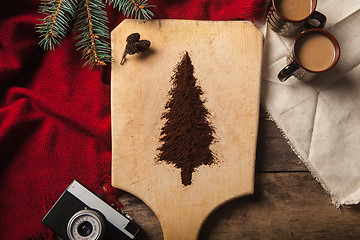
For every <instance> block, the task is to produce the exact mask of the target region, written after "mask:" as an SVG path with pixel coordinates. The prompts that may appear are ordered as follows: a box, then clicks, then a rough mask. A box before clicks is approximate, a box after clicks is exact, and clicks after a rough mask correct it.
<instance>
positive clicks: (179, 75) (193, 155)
mask: <svg viewBox="0 0 360 240" xmlns="http://www.w3.org/2000/svg"><path fill="white" fill-rule="evenodd" d="M171 82H172V84H173V87H172V89H171V90H170V91H169V95H170V99H169V100H168V102H167V103H166V105H165V110H166V112H165V113H164V114H163V115H162V117H161V118H162V119H166V122H165V125H164V126H163V127H162V129H161V135H160V142H161V143H162V146H161V147H159V148H158V151H159V154H158V156H157V157H158V159H157V160H158V161H164V162H166V163H169V164H175V167H177V168H180V169H181V181H182V184H183V185H185V186H187V185H190V184H191V180H192V173H193V172H194V170H195V169H196V168H197V167H199V166H200V165H211V164H213V163H214V162H215V157H214V154H213V152H212V151H211V149H210V148H209V147H210V145H211V144H212V143H213V141H214V133H215V132H214V128H213V127H212V126H211V124H210V122H209V121H208V116H209V115H210V114H209V112H208V110H207V109H206V108H205V106H204V101H203V100H202V99H201V95H203V93H204V92H203V91H202V90H201V88H200V86H198V85H197V84H196V78H195V77H194V66H193V65H192V63H191V59H190V57H189V54H188V52H185V55H184V56H183V58H182V60H181V61H180V62H179V63H178V64H177V66H176V67H175V69H174V75H173V76H172V77H171Z"/></svg>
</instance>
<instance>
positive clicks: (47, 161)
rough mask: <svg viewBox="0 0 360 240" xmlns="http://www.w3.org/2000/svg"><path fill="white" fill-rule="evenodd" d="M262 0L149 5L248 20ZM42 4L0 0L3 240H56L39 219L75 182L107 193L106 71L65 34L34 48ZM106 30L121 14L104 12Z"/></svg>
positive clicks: (170, 12) (166, 11)
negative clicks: (89, 62) (86, 63)
mask: <svg viewBox="0 0 360 240" xmlns="http://www.w3.org/2000/svg"><path fill="white" fill-rule="evenodd" d="M265 2H266V0H208V1H206V0H176V1H168V0H149V4H152V5H156V6H157V7H156V8H153V9H152V11H153V12H154V14H155V18H173V19H193V20H236V19H247V20H253V19H255V18H258V17H260V16H261V15H262V14H263V12H264V8H265ZM39 4H40V0H0V5H1V8H0V29H1V34H0V92H1V94H0V163H1V170H0V171H1V172H0V226H1V227H0V239H5V240H6V239H9V240H10V239H11V240H16V239H53V238H54V234H53V233H51V231H50V230H48V229H47V228H46V227H45V226H44V225H43V224H42V223H41V219H42V217H43V216H44V215H45V213H46V212H47V211H48V210H49V209H50V207H51V206H52V204H54V202H55V201H56V199H57V198H58V197H59V196H60V195H61V193H62V192H63V191H64V190H65V189H66V187H67V186H68V185H69V184H70V183H71V182H72V181H73V180H74V179H77V180H79V181H80V182H82V183H83V184H84V185H85V186H87V187H88V188H90V190H92V191H94V192H95V193H101V192H102V193H103V194H105V195H106V194H107V195H114V196H116V191H110V192H109V191H108V192H107V193H104V190H103V189H104V186H105V189H109V188H108V187H109V184H110V167H111V129H110V87H109V85H108V84H109V82H110V66H106V67H104V68H103V69H94V70H90V69H89V68H88V67H85V68H83V67H82V64H83V62H82V60H81V53H79V52H78V51H76V50H75V42H74V39H73V36H72V35H71V34H70V35H69V36H68V37H67V38H66V39H64V41H63V42H62V46H61V47H58V48H56V50H55V51H48V52H45V51H43V50H42V49H41V48H40V47H38V46H37V43H38V35H37V33H36V31H35V29H34V26H35V24H36V23H37V22H38V19H39V18H43V17H44V16H43V15H41V14H39V13H37V9H38V7H39ZM107 12H108V16H109V20H110V23H109V28H110V30H111V29H113V28H114V27H115V26H117V25H118V24H119V23H120V22H121V20H122V19H123V15H122V14H121V13H118V12H117V11H116V10H114V9H112V8H111V7H109V8H107Z"/></svg>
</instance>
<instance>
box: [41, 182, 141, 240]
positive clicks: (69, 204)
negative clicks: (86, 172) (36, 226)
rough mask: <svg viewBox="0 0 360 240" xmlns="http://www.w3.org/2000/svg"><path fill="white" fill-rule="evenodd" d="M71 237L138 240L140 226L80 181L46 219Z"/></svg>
mask: <svg viewBox="0 0 360 240" xmlns="http://www.w3.org/2000/svg"><path fill="white" fill-rule="evenodd" d="M42 223H44V224H45V225H46V226H47V227H49V228H50V229H51V230H53V231H54V232H55V233H56V234H58V235H59V236H60V237H62V238H63V239H65V240H67V239H69V240H100V239H103V240H108V239H119V240H120V239H136V238H135V236H136V235H137V234H138V233H139V231H140V227H139V226H138V225H137V224H136V223H135V222H134V221H132V219H131V218H130V217H129V216H127V215H126V214H122V213H120V212H118V211H117V210H116V209H114V208H113V207H111V206H110V205H108V204H107V203H106V202H104V201H103V200H102V199H101V198H100V197H98V196H96V195H94V194H93V193H92V192H91V191H90V190H88V189H87V188H85V187H84V186H83V185H81V184H80V183H79V182H77V181H76V180H75V181H73V182H72V183H71V184H70V186H68V188H67V189H66V191H65V192H64V193H63V194H62V195H61V197H60V198H59V199H58V200H57V201H56V203H55V204H54V205H53V206H52V207H51V209H50V210H49V212H48V213H47V214H46V215H45V217H44V218H43V219H42Z"/></svg>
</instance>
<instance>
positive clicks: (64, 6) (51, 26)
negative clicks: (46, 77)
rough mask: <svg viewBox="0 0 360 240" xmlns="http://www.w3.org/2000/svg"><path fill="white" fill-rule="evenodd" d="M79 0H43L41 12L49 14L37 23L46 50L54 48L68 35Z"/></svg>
mask: <svg viewBox="0 0 360 240" xmlns="http://www.w3.org/2000/svg"><path fill="white" fill-rule="evenodd" d="M76 4H77V0H55V1H53V0H42V2H41V5H40V8H39V12H40V13H43V14H45V15H47V16H46V17H45V18H44V19H41V22H40V23H38V24H37V26H36V29H37V32H39V33H40V41H39V45H40V46H42V47H43V48H44V49H45V50H54V48H55V46H56V45H60V42H61V39H63V38H64V37H65V36H66V33H67V31H68V29H69V26H70V22H71V19H72V18H73V16H74V14H75V10H76Z"/></svg>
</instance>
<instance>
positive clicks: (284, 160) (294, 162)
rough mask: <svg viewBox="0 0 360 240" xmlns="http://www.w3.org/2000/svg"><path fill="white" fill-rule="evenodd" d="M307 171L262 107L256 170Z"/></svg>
mask: <svg viewBox="0 0 360 240" xmlns="http://www.w3.org/2000/svg"><path fill="white" fill-rule="evenodd" d="M282 171H307V168H306V167H305V165H304V164H303V163H302V162H301V161H300V159H299V158H298V157H297V156H296V154H295V153H294V152H293V151H292V150H291V148H290V146H289V145H288V143H287V142H286V139H285V138H284V137H283V135H282V133H281V132H280V130H279V129H278V128H277V127H276V125H275V123H274V122H273V121H272V120H271V119H270V118H269V116H268V115H267V113H266V112H265V111H264V109H263V108H261V110H260V121H259V133H258V142H257V151H256V172H282Z"/></svg>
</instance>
